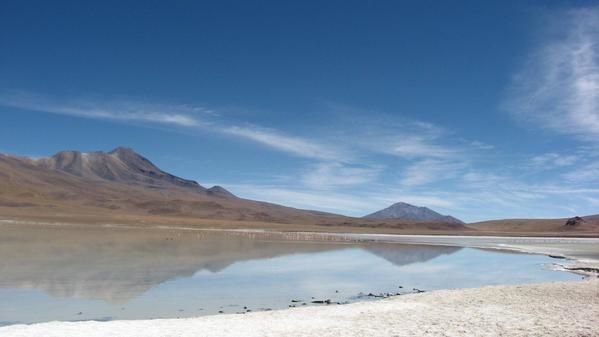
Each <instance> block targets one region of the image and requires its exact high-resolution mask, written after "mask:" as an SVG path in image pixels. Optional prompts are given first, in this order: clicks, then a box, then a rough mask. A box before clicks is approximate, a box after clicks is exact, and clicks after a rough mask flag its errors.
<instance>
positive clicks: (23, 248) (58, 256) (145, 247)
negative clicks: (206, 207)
mask: <svg viewBox="0 0 599 337" xmlns="http://www.w3.org/2000/svg"><path fill="white" fill-rule="evenodd" d="M0 229H1V233H2V235H1V236H0V257H1V258H0V288H37V289H42V290H44V291H46V292H47V293H49V294H51V295H53V296H57V297H74V298H93V299H101V300H103V301H106V302H110V303H121V302H126V301H128V300H130V299H132V298H135V297H137V296H139V295H141V294H143V293H144V292H146V291H148V290H149V289H150V288H152V287H154V286H156V285H158V284H161V283H164V282H166V281H168V280H170V279H175V278H179V277H190V276H192V275H194V274H195V273H196V272H198V271H202V270H207V271H209V272H212V273H217V272H219V271H222V270H223V269H225V268H227V267H228V266H230V265H232V264H234V263H236V262H240V261H248V260H257V259H268V258H273V257H278V256H284V255H289V254H298V253H315V252H324V251H332V250H339V249H347V248H350V247H353V248H355V247H360V248H363V249H365V250H367V251H368V252H370V253H372V254H375V255H377V256H380V257H382V258H383V259H385V260H387V261H389V262H391V263H393V264H394V265H396V266H401V265H406V264H411V263H415V262H423V261H427V260H430V259H433V258H435V257H437V256H439V255H442V254H452V253H454V252H456V251H458V250H460V249H461V248H457V247H443V246H420V245H399V244H380V243H377V244H364V243H362V244H359V243H346V242H310V241H289V240H283V239H282V238H277V239H276V240H275V239H270V238H269V237H268V236H266V235H263V234H259V233H242V232H217V231H190V230H165V229H148V230H140V229H126V228H110V229H107V228H99V229H98V228H96V229H94V228H73V227H58V226H56V227H44V226H16V225H15V226H13V225H11V226H7V225H4V226H2V227H0Z"/></svg>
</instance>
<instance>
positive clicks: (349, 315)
mask: <svg viewBox="0 0 599 337" xmlns="http://www.w3.org/2000/svg"><path fill="white" fill-rule="evenodd" d="M0 336H3V337H26V336H27V337H29V336H45V337H59V336H60V337H64V336H72V337H78V336H81V337H99V336H121V337H128V336H131V337H133V336H136V337H137V336H147V337H167V336H179V337H187V336H189V337H191V336H193V337H197V336H248V337H253V336H516V337H518V336H556V337H557V336H560V337H567V336H578V337H580V336H589V337H590V336H599V279H597V278H596V277H594V278H592V279H587V280H583V281H572V282H555V283H541V284H529V285H524V286H514V285H512V286H487V287H482V288H471V289H460V290H438V291H432V292H429V293H423V294H411V295H402V296H399V297H395V298H390V299H384V300H379V301H373V302H361V303H353V304H346V305H334V306H321V307H304V308H292V309H287V310H279V311H267V312H255V313H248V314H231V315H217V316H204V317H198V318H187V319H156V320H132V321H110V322H96V321H84V322H49V323H40V324H32V325H12V326H7V327H3V328H0Z"/></svg>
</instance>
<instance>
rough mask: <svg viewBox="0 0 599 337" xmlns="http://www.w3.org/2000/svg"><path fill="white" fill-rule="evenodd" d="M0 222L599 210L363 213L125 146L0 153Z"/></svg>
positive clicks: (332, 225) (499, 228)
mask: <svg viewBox="0 0 599 337" xmlns="http://www.w3.org/2000/svg"><path fill="white" fill-rule="evenodd" d="M0 220H3V221H14V220H19V221H43V222H48V221H51V222H65V223H78V224H104V225H106V224H111V223H119V224H133V225H143V226H147V225H177V226H203V227H211V228H248V229H251V228H255V229H277V230H305V231H338V232H339V231H347V232H369V233H377V232H378V233H404V234H419V233H422V234H424V233H426V234H452V233H462V234H463V233H468V232H472V233H474V234H480V233H482V232H492V233H503V234H505V233H515V234H516V235H521V234H524V233H529V234H530V233H532V234H534V233H544V234H547V235H549V234H548V233H555V235H558V234H559V235H580V233H583V234H584V233H599V216H588V217H582V218H580V219H579V220H578V219H574V220H572V219H570V220H572V221H569V223H570V225H568V226H566V222H567V221H568V219H534V220H531V219H515V220H514V219H512V220H494V221H486V222H481V223H476V224H468V225H466V224H464V223H463V222H462V221H460V220H458V219H456V218H454V217H451V216H447V215H441V214H439V213H437V212H435V211H433V210H430V209H428V208H426V207H417V206H413V205H410V204H406V203H401V202H400V203H396V204H394V205H392V206H390V207H388V208H386V209H384V210H381V211H378V212H375V213H372V214H370V215H367V216H365V217H363V218H355V217H348V216H343V215H338V214H332V213H326V212H320V211H313V210H304V209H297V208H292V207H286V206H282V205H277V204H273V203H268V202H262V201H256V200H249V199H244V198H240V197H237V196H235V194H234V193H232V192H230V191H228V190H226V189H225V188H223V187H221V186H212V187H204V186H202V185H200V184H199V183H198V182H196V181H193V180H188V179H184V178H181V177H177V176H175V175H173V174H170V173H168V172H165V171H163V170H161V169H160V168H158V167H157V166H156V165H154V164H153V163H152V162H151V161H150V160H148V159H147V158H145V157H143V156H141V155H140V154H138V153H137V152H135V151H134V150H132V149H129V148H124V147H118V148H116V149H114V150H112V151H110V152H102V151H98V152H89V153H83V152H79V151H62V152H59V153H57V154H55V155H53V156H51V157H48V158H39V159H32V158H28V157H20V156H14V155H6V154H0ZM585 235H587V234H585Z"/></svg>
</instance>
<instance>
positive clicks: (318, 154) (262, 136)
mask: <svg viewBox="0 0 599 337" xmlns="http://www.w3.org/2000/svg"><path fill="white" fill-rule="evenodd" d="M220 131H222V132H224V133H226V134H229V135H234V136H237V137H241V138H245V139H249V140H252V141H254V142H257V143H260V144H263V145H266V146H269V147H271V148H274V149H278V150H281V151H285V152H288V153H292V154H296V155H299V156H302V157H307V158H313V159H320V160H330V161H345V160H347V159H348V156H349V154H348V153H345V152H344V151H342V150H341V149H339V148H334V147H333V146H330V145H325V144H322V143H318V142H315V141H312V140H308V139H306V138H302V137H296V136H290V135H286V134H283V133H282V132H280V131H277V130H273V129H267V128H259V127H239V126H230V127H223V128H220Z"/></svg>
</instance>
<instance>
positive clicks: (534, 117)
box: [506, 7, 599, 142]
mask: <svg viewBox="0 0 599 337" xmlns="http://www.w3.org/2000/svg"><path fill="white" fill-rule="evenodd" d="M551 25H554V26H553V27H552V28H553V29H554V30H555V32H554V31H551V30H547V32H546V33H547V34H546V35H547V36H546V37H545V39H544V40H543V41H542V43H540V45H539V47H538V48H537V49H536V50H535V52H534V53H532V55H531V56H530V59H529V61H528V63H527V64H526V65H525V67H523V69H522V70H521V71H520V72H519V73H517V74H516V75H515V76H514V82H513V86H512V88H511V90H510V97H509V99H508V101H507V103H506V108H507V109H508V110H510V111H512V112H514V113H515V114H516V115H517V116H519V117H521V118H523V119H526V120H529V121H531V122H533V123H536V124H538V125H540V126H542V127H545V128H549V129H553V130H555V131H558V132H560V133H564V134H571V135H576V136H578V137H581V138H583V139H585V140H591V141H593V142H596V141H597V139H599V138H598V136H599V7H592V8H584V9H575V10H570V11H567V12H565V13H561V15H559V16H556V17H553V18H552V21H551ZM551 25H550V26H551Z"/></svg>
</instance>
